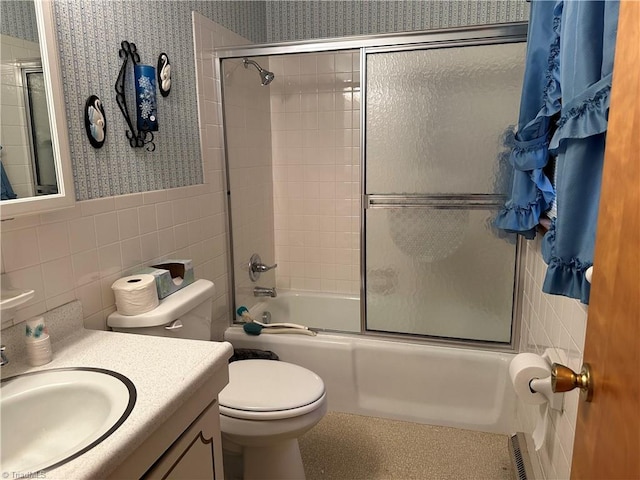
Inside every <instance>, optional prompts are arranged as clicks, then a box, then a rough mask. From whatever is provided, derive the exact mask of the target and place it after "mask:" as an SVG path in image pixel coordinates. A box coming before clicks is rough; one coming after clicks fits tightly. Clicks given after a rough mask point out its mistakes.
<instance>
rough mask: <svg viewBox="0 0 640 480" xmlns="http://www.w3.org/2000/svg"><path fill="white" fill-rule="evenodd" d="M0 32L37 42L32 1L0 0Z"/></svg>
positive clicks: (36, 28)
mask: <svg viewBox="0 0 640 480" xmlns="http://www.w3.org/2000/svg"><path fill="white" fill-rule="evenodd" d="M0 33H1V34H2V35H9V36H11V37H16V38H21V39H22V40H29V41H30V42H36V43H38V25H37V24H36V10H35V7H34V6H33V2H32V1H28V0H17V1H16V0H1V1H0Z"/></svg>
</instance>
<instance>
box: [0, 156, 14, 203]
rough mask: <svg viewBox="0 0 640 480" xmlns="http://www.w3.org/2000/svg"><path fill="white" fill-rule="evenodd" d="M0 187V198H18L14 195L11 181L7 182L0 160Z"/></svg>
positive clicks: (7, 178)
mask: <svg viewBox="0 0 640 480" xmlns="http://www.w3.org/2000/svg"><path fill="white" fill-rule="evenodd" d="M0 187H1V188H0V199H2V200H13V199H14V198H18V195H16V193H15V192H14V191H13V188H12V187H11V182H9V177H8V176H7V172H5V171H4V165H3V164H2V162H0Z"/></svg>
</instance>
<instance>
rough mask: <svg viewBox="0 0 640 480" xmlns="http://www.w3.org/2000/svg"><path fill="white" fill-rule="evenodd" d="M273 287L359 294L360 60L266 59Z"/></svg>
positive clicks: (339, 56) (345, 56) (343, 56)
mask: <svg viewBox="0 0 640 480" xmlns="http://www.w3.org/2000/svg"><path fill="white" fill-rule="evenodd" d="M269 65H270V68H271V69H272V70H273V72H274V73H275V74H276V79H275V80H274V81H273V83H272V84H271V85H270V91H271V124H272V145H273V185H274V204H275V243H276V261H277V262H278V270H277V279H276V282H277V285H278V287H280V288H284V289H293V290H314V291H322V292H338V293H352V294H357V293H358V292H359V291H360V281H359V279H360V236H359V232H360V148H359V145H360V84H359V69H360V56H359V53H358V52H357V51H345V52H338V53H322V54H302V55H288V56H283V57H271V58H270V60H269Z"/></svg>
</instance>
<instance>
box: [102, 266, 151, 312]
mask: <svg viewBox="0 0 640 480" xmlns="http://www.w3.org/2000/svg"><path fill="white" fill-rule="evenodd" d="M111 289H112V290H113V293H114V296H115V298H116V308H117V309H118V312H119V313H121V314H122V315H140V314H142V313H146V312H148V311H150V310H153V309H154V308H156V307H157V306H158V305H159V304H160V301H159V300H158V292H157V290H156V280H155V277H154V276H153V275H149V274H145V273H143V274H140V275H131V276H129V277H122V278H120V279H118V280H116V281H115V282H113V285H111Z"/></svg>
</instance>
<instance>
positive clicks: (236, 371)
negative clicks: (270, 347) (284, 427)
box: [218, 360, 324, 417]
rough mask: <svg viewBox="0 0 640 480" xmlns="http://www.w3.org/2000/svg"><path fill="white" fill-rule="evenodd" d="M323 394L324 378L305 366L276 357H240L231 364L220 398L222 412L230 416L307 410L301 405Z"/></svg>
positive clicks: (294, 414)
mask: <svg viewBox="0 0 640 480" xmlns="http://www.w3.org/2000/svg"><path fill="white" fill-rule="evenodd" d="M323 396H324V382H323V381H322V379H321V378H320V377H319V376H318V375H316V374H315V373H313V372H312V371H310V370H307V369H306V368H303V367H300V366H299V365H294V364H292V363H287V362H280V361H275V360H240V361H236V362H231V363H230V364H229V384H228V385H227V386H226V387H225V388H224V389H223V390H222V392H220V395H219V396H218V401H219V404H220V407H221V408H220V411H221V413H223V414H227V415H229V416H236V417H246V415H242V412H246V413H248V412H255V413H258V412H265V413H267V412H282V411H286V410H290V411H291V412H290V413H291V414H292V415H290V416H296V415H300V414H302V413H304V411H306V410H307V409H303V408H301V407H305V406H307V405H310V404H313V403H314V402H317V401H318V400H319V399H321V398H322V397H323ZM234 411H235V413H234ZM298 411H299V412H298ZM238 414H240V415H238ZM258 416H259V415H258Z"/></svg>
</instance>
